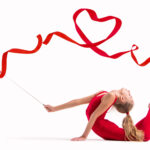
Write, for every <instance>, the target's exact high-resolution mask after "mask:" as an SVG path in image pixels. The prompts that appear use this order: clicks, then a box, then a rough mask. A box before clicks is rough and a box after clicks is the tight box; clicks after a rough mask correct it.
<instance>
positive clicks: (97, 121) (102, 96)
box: [43, 88, 150, 142]
mask: <svg viewBox="0 0 150 150" xmlns="http://www.w3.org/2000/svg"><path fill="white" fill-rule="evenodd" d="M81 104H88V107H87V109H86V116H87V119H88V124H87V126H86V129H85V131H84V132H83V134H82V135H81V136H80V137H75V138H72V139H71V140H72V141H82V140H86V138H87V136H88V134H89V132H90V130H91V129H92V130H93V131H94V133H95V134H97V135H98V136H100V137H101V138H103V139H105V140H118V141H140V142H141V141H148V140H150V104H149V105H148V113H147V115H146V116H145V117H144V118H143V119H142V120H140V121H139V122H138V123H137V124H136V125H134V123H133V120H132V118H131V116H130V114H129V112H130V111H131V109H132V108H133V105H134V101H133V98H132V96H131V94H130V91H129V90H127V89H126V88H121V89H119V90H112V91H110V92H107V91H99V92H97V93H95V94H92V95H90V96H87V97H83V98H79V99H74V100H71V101H69V102H67V103H64V104H62V105H58V106H51V105H45V104H43V105H44V108H45V109H46V110H47V111H48V112H55V111H58V110H62V109H66V108H70V107H74V106H77V105H81ZM112 105H113V106H114V107H115V108H116V109H117V110H118V111H119V112H120V113H126V116H125V118H124V119H123V122H122V127H123V128H120V127H119V126H117V125H116V124H115V123H113V122H111V121H109V120H108V119H105V115H106V113H107V111H108V109H109V108H110V107H111V106H112Z"/></svg>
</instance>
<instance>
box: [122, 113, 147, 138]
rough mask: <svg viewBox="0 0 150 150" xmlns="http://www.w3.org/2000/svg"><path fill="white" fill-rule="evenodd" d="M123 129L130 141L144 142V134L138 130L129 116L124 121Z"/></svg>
mask: <svg viewBox="0 0 150 150" xmlns="http://www.w3.org/2000/svg"><path fill="white" fill-rule="evenodd" d="M122 127H123V129H124V131H125V138H127V139H128V140H129V141H143V140H144V132H143V131H142V130H139V129H137V128H136V126H135V125H134V124H133V120H132V118H131V116H130V115H129V114H127V115H126V117H125V118H124V119H123V122H122Z"/></svg>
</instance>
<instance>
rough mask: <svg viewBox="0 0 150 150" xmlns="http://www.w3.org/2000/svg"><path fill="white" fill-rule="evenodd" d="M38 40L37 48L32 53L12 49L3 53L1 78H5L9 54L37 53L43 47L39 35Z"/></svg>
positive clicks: (30, 52)
mask: <svg viewBox="0 0 150 150" xmlns="http://www.w3.org/2000/svg"><path fill="white" fill-rule="evenodd" d="M37 38H38V43H37V46H36V47H35V48H34V49H33V50H31V51H28V50H24V49H18V48H13V49H10V50H8V51H6V52H4V53H3V56H2V71H1V74H0V78H3V77H4V76H5V73H6V68H7V56H8V53H20V54H32V53H35V52H37V51H38V50H39V49H40V48H41V46H42V37H41V35H40V34H39V35H37Z"/></svg>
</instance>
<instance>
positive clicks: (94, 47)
mask: <svg viewBox="0 0 150 150" xmlns="http://www.w3.org/2000/svg"><path fill="white" fill-rule="evenodd" d="M84 10H85V11H87V12H88V14H89V16H90V17H91V19H92V20H94V21H98V22H105V21H109V20H112V19H115V22H116V24H115V27H114V29H113V30H112V32H111V33H110V34H109V35H108V36H107V37H106V38H105V39H103V40H101V41H98V42H95V43H92V42H91V41H90V40H89V39H88V38H87V37H86V35H85V34H84V33H83V32H82V30H81V29H80V28H79V26H78V25H77V23H76V20H77V17H78V16H79V14H80V13H81V12H82V11H84ZM73 20H74V23H75V28H76V30H77V32H78V34H79V36H80V37H81V38H82V40H83V41H84V42H85V43H86V44H80V43H78V42H76V41H75V40H73V39H72V38H70V37H69V36H67V35H66V34H64V33H62V32H59V31H56V32H52V33H49V34H48V35H47V37H46V38H45V40H44V41H42V37H41V35H40V34H39V35H38V36H37V38H38V43H37V46H36V48H34V49H33V50H31V51H28V50H24V49H18V48H13V49H10V50H8V51H6V52H4V53H3V55H2V69H1V70H2V71H1V72H0V78H3V77H4V76H5V73H6V68H7V55H8V53H9V52H11V53H20V54H32V53H35V52H37V51H38V50H39V49H40V48H41V46H42V43H43V44H45V45H47V44H48V43H49V42H50V40H51V38H52V36H53V35H57V36H59V37H61V38H63V39H65V40H67V41H69V42H71V43H74V44H77V45H79V46H81V47H84V48H91V49H92V50H93V51H94V52H96V53H97V54H99V55H101V56H104V57H108V58H112V59H116V58H119V57H120V56H122V55H124V54H126V53H128V52H131V57H132V59H133V60H134V61H135V63H136V64H137V65H139V66H145V65H147V64H148V63H149V62H150V58H148V59H147V60H145V61H144V62H143V63H141V64H139V63H138V61H137V59H136V57H135V55H134V53H133V51H134V50H137V49H138V46H136V45H135V44H133V45H132V48H131V50H128V51H123V52H119V53H116V54H113V55H111V56H109V55H108V54H107V53H106V52H105V51H103V50H101V49H99V48H98V47H97V46H98V45H100V44H102V43H104V42H106V41H107V40H108V39H110V38H111V37H113V36H114V35H115V34H116V33H117V32H118V31H119V29H120V27H121V24H122V22H121V20H120V19H119V18H117V17H114V16H107V17H103V18H98V17H97V15H96V13H95V11H94V10H91V9H84V8H82V9H79V10H77V11H76V12H75V13H74V15H73Z"/></svg>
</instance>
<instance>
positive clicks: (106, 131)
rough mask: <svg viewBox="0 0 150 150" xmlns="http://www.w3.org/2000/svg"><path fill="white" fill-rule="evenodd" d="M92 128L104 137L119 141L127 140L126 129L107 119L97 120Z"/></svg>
mask: <svg viewBox="0 0 150 150" xmlns="http://www.w3.org/2000/svg"><path fill="white" fill-rule="evenodd" d="M92 129H93V131H94V132H95V133H96V134H97V135H99V136H100V137H102V138H103V139H106V140H119V141H124V140H125V139H124V137H125V133H124V130H123V129H122V128H120V127H119V126H117V125H116V124H115V123H113V122H111V121H109V120H107V119H100V120H97V121H96V122H95V124H94V126H93V128H92Z"/></svg>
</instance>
